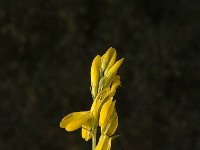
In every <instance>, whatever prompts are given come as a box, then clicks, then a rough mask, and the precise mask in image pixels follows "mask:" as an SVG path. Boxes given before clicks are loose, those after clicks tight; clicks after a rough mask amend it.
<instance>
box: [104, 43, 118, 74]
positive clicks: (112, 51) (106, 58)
mask: <svg viewBox="0 0 200 150" xmlns="http://www.w3.org/2000/svg"><path fill="white" fill-rule="evenodd" d="M114 54H116V50H115V49H114V48H112V47H110V48H109V49H108V50H107V52H106V53H105V54H104V55H103V56H102V57H101V70H102V71H104V70H105V69H106V67H107V65H108V63H109V61H110V59H111V58H112V56H113V55H114ZM115 58H116V57H115Z"/></svg>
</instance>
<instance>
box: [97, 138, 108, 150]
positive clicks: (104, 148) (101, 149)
mask: <svg viewBox="0 0 200 150" xmlns="http://www.w3.org/2000/svg"><path fill="white" fill-rule="evenodd" d="M111 140H112V137H108V136H106V135H101V137H100V138H99V142H98V144H97V146H96V148H95V150H110V149H111Z"/></svg>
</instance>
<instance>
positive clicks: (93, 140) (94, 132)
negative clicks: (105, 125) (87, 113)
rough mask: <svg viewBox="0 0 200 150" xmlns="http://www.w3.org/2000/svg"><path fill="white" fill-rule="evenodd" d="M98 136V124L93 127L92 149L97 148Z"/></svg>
mask: <svg viewBox="0 0 200 150" xmlns="http://www.w3.org/2000/svg"><path fill="white" fill-rule="evenodd" d="M96 136H97V126H95V127H94V129H93V136H92V150H95V148H96Z"/></svg>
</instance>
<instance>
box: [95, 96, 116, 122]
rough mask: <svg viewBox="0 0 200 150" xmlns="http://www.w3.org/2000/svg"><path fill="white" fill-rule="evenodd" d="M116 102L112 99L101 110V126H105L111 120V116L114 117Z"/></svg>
mask: <svg viewBox="0 0 200 150" xmlns="http://www.w3.org/2000/svg"><path fill="white" fill-rule="evenodd" d="M115 103H116V101H112V98H110V99H109V100H108V101H107V102H106V103H105V104H104V105H103V106H102V108H101V111H100V118H99V125H100V126H104V125H105V124H106V123H107V122H108V120H109V119H110V116H111V115H112V113H113V111H114V107H115Z"/></svg>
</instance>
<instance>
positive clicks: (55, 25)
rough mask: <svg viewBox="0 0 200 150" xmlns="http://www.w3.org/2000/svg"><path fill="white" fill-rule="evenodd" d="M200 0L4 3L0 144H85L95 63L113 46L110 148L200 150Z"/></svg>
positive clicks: (33, 148) (46, 147)
mask: <svg viewBox="0 0 200 150" xmlns="http://www.w3.org/2000/svg"><path fill="white" fill-rule="evenodd" d="M199 6H200V5H199V0H168V1H164V0H154V1H151V0H101V1H100V0H99V1H98V0H48V1H45V0H43V1H42V0H32V1H30V0H0V149H1V150H13V149H15V150H84V149H85V150H86V149H87V150H88V149H90V146H91V143H90V142H85V141H84V140H83V139H82V138H81V135H80V130H78V131H75V132H71V133H68V132H65V130H63V129H61V128H59V122H60V120H61V119H62V117H63V116H64V115H66V114H68V113H70V112H73V111H81V110H88V109H89V108H90V106H91V103H92V99H91V95H90V89H89V87H90V66H91V62H92V59H93V58H94V57H95V56H96V55H97V54H101V55H102V54H103V53H104V52H105V51H106V50H107V49H108V48H109V47H111V46H112V47H115V48H116V49H117V52H118V59H119V58H122V57H124V58H125V61H124V63H123V65H122V67H121V68H120V71H119V74H120V75H121V80H122V86H121V87H120V88H119V89H118V91H117V94H116V96H115V98H116V99H117V104H116V105H117V111H118V114H119V128H118V130H117V134H120V135H121V136H120V138H118V139H116V140H115V141H113V143H112V149H113V150H200V36H199V35H200V30H199V28H200V8H199Z"/></svg>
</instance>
